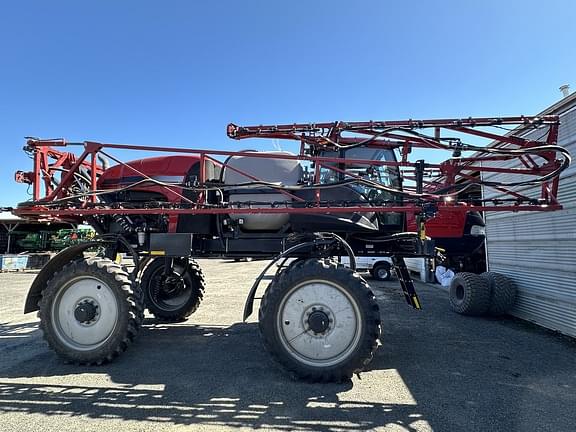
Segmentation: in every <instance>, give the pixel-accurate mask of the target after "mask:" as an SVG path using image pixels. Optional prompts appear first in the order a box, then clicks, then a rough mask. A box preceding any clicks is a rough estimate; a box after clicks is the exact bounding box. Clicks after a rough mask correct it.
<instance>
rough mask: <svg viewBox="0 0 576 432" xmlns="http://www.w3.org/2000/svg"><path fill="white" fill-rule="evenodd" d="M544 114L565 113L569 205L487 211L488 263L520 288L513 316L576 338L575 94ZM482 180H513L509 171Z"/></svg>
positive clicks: (564, 190)
mask: <svg viewBox="0 0 576 432" xmlns="http://www.w3.org/2000/svg"><path fill="white" fill-rule="evenodd" d="M541 114H557V115H559V116H560V121H561V125H560V130H559V138H558V144H559V145H561V146H563V147H565V148H567V149H568V150H569V151H570V153H571V154H572V157H573V160H572V165H571V166H570V167H569V168H568V169H567V170H566V171H564V173H563V174H562V176H561V180H560V188H559V194H558V198H559V201H560V203H561V204H562V205H563V207H564V208H563V210H560V211H555V212H520V213H510V212H492V213H490V212H489V213H486V215H485V217H486V236H487V237H486V250H487V263H488V268H489V270H490V271H496V272H499V273H503V274H505V275H507V276H509V277H510V278H512V279H513V280H514V281H515V282H516V284H517V286H518V298H517V301H516V305H515V307H514V309H513V310H512V312H511V314H512V315H514V316H517V317H519V318H522V319H525V320H528V321H532V322H534V323H537V324H539V325H541V326H543V327H546V328H549V329H553V330H557V331H560V332H562V333H564V334H567V335H570V336H574V337H576V93H574V94H572V95H569V96H566V97H564V98H563V99H562V100H561V101H559V102H558V103H556V104H554V105H552V106H551V107H549V108H548V109H546V110H544V111H543V112H542V113H541ZM530 133H532V134H540V135H541V134H542V131H538V132H535V131H532V132H530ZM526 135H529V134H526ZM535 136H538V135H535ZM506 166H507V167H511V166H516V165H512V164H510V163H507V164H506ZM483 178H484V179H488V178H489V179H490V180H497V181H504V182H506V181H511V179H510V177H509V175H506V174H496V175H494V174H490V175H484V176H483ZM517 190H518V191H521V192H522V193H523V194H526V195H528V196H534V197H536V196H539V192H540V189H539V187H538V186H530V187H524V188H522V189H517ZM483 194H484V198H493V197H496V196H497V195H496V192H495V191H494V190H493V189H491V188H484V190H483Z"/></svg>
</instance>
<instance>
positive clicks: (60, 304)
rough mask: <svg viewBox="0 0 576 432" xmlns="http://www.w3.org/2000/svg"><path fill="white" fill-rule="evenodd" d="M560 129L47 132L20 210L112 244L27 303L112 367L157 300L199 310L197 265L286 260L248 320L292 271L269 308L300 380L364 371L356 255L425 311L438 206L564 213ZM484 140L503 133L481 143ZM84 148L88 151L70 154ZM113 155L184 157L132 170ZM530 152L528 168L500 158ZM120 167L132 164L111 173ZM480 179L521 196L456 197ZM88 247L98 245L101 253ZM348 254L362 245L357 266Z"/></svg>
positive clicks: (33, 292)
mask: <svg viewBox="0 0 576 432" xmlns="http://www.w3.org/2000/svg"><path fill="white" fill-rule="evenodd" d="M518 125H520V126H521V127H523V128H534V129H541V130H542V131H543V133H542V138H541V139H540V140H538V141H527V140H525V139H523V138H521V137H519V136H517V135H515V134H506V135H501V134H498V131H499V130H500V129H499V128H502V127H509V126H518ZM557 131H558V118H557V117H554V116H545V117H523V116H522V117H507V118H499V117H495V118H467V119H442V120H421V121H415V120H406V121H386V122H384V121H378V122H374V121H369V122H332V123H313V124H289V125H272V126H251V127H240V126H236V125H233V124H230V125H229V126H228V129H227V133H228V136H229V137H230V138H232V139H245V138H273V139H291V140H297V141H299V142H300V150H299V152H298V153H297V154H292V153H287V152H252V151H237V152H233V151H223V150H200V149H189V148H178V147H173V148H166V147H150V146H137V145H132V144H105V143H97V142H83V143H70V142H66V141H65V140H38V139H31V140H29V141H28V142H27V146H26V151H27V152H28V153H29V154H30V156H31V157H32V158H33V160H34V170H33V171H31V172H18V173H17V174H16V179H17V180H18V181H20V182H24V183H28V184H30V185H31V187H32V190H33V199H32V200H31V201H28V202H26V203H22V204H21V205H19V206H18V208H16V209H14V212H15V213H16V214H18V215H23V216H26V217H31V218H36V219H42V220H51V221H64V222H70V223H82V222H85V223H88V224H90V225H91V226H92V227H94V229H95V230H96V232H97V233H98V237H97V238H95V239H93V240H92V241H88V242H85V243H82V244H78V245H74V246H72V247H70V248H67V249H65V250H63V251H62V252H60V253H59V254H58V255H56V256H55V257H54V258H53V259H52V260H51V261H50V262H49V263H48V264H47V265H46V266H45V268H44V269H43V270H42V271H41V272H40V273H39V274H38V276H37V277H36V279H35V281H34V283H33V284H32V287H31V289H30V292H29V294H28V298H27V301H26V306H25V312H26V313H28V312H32V311H36V310H38V311H39V316H40V327H41V329H42V331H43V333H44V337H45V338H46V340H47V341H48V343H49V345H50V346H51V347H52V348H53V349H54V350H55V351H56V352H57V353H58V354H59V355H60V356H61V357H63V358H64V359H65V360H67V361H72V362H76V363H81V364H94V363H95V364H101V363H104V362H107V361H110V360H112V359H113V358H115V357H116V356H117V355H119V354H120V353H121V352H123V351H124V350H125V349H126V348H127V347H128V345H130V343H131V342H132V341H133V340H134V338H135V337H136V334H137V332H138V329H139V327H140V326H141V324H142V320H143V312H144V307H147V308H148V310H149V311H150V312H152V313H153V314H154V315H155V316H156V317H157V318H158V319H162V320H168V321H170V320H181V319H185V318H187V317H188V316H189V315H190V314H192V313H193V312H194V311H195V310H196V309H197V308H198V306H199V304H200V302H201V300H202V298H203V296H204V285H205V281H204V277H203V275H202V271H201V269H200V267H199V266H198V264H197V263H196V261H195V260H194V258H198V257H208V258H209V257H226V258H243V257H254V258H266V259H271V261H270V263H269V265H268V266H267V267H266V268H265V269H264V271H263V272H262V274H261V275H260V276H259V277H258V278H257V279H256V281H255V283H254V285H253V286H252V288H251V290H250V292H249V294H248V297H247V300H246V304H245V308H244V315H243V316H244V319H246V318H247V317H248V316H250V314H251V313H252V311H253V303H254V299H255V296H256V293H257V290H258V288H259V285H260V282H261V281H262V280H263V279H264V276H265V274H266V272H267V271H269V270H270V269H273V268H274V267H273V266H274V264H279V265H278V266H277V271H276V272H275V273H274V276H273V278H272V280H271V282H270V283H269V285H268V287H267V289H266V291H265V293H264V295H263V297H262V300H261V302H260V308H259V314H258V317H259V328H260V332H261V334H262V336H263V341H264V345H265V347H266V348H267V349H268V351H269V352H270V353H271V355H272V356H273V357H274V358H276V359H277V360H278V362H279V363H280V364H282V365H283V366H284V367H285V368H286V369H287V370H289V371H290V372H291V373H292V374H294V375H296V376H299V377H301V378H304V379H307V380H310V381H338V380H342V379H346V378H349V377H350V376H351V375H352V374H353V373H355V372H358V371H360V370H362V369H363V368H364V367H365V366H366V365H367V364H368V363H369V362H370V360H371V358H372V356H373V353H374V351H375V349H376V347H377V346H378V341H379V337H380V319H381V318H380V314H379V310H378V305H377V303H376V300H375V297H374V295H373V293H372V291H371V289H370V287H369V285H368V283H367V282H366V281H365V280H364V279H363V278H362V277H361V276H359V275H358V273H356V271H355V270H356V267H357V266H356V258H355V256H356V255H359V256H362V255H370V254H374V255H382V256H389V257H390V258H391V261H392V265H393V267H394V270H395V273H396V275H397V276H398V280H399V282H400V285H401V288H402V290H403V292H404V295H405V298H406V301H407V303H408V304H409V305H411V306H412V307H413V308H415V309H420V308H421V303H420V300H419V298H418V295H417V293H416V291H415V289H414V285H413V283H412V280H411V279H410V274H409V272H408V270H407V269H406V265H405V263H404V258H405V257H432V256H434V254H435V249H434V244H433V241H432V240H430V239H429V238H428V237H427V236H426V232H425V223H426V221H427V220H431V219H432V218H433V217H434V216H435V215H436V214H437V213H449V214H460V215H463V214H468V213H469V212H471V211H472V212H473V211H553V210H557V209H559V208H561V205H560V203H559V202H558V200H557V198H556V197H557V192H558V176H559V174H560V173H561V172H562V171H563V170H564V169H565V168H566V167H567V166H568V164H569V155H568V154H567V152H566V151H565V150H564V149H563V148H561V147H558V146H557V145H556V137H557ZM468 135H473V136H475V137H476V138H483V139H486V140H488V141H492V140H495V139H497V140H498V141H499V142H500V143H501V144H500V145H498V146H494V147H482V146H479V145H472V144H468V143H466V142H465V141H464V137H466V136H468ZM72 146H77V147H79V148H81V149H83V152H82V154H80V155H74V154H73V153H70V152H63V151H60V149H61V148H64V147H72ZM418 148H426V149H436V150H447V151H449V152H450V153H451V157H450V158H449V159H447V160H446V161H445V162H443V163H441V164H432V163H426V162H424V161H423V160H418V161H415V162H414V161H410V160H409V155H410V154H411V152H412V150H413V149H418ZM114 149H131V150H141V151H145V152H169V153H172V155H168V156H160V157H153V158H144V159H138V160H134V161H132V162H127V163H126V162H123V161H121V160H119V159H117V158H116V157H114V156H113V155H112V154H111V151H113V150H114ZM467 152H476V153H475V155H474V156H467ZM513 159H520V160H521V161H522V162H523V164H524V167H523V168H520V169H510V170H506V169H504V168H500V167H494V166H492V165H491V163H493V162H501V161H506V160H513ZM109 160H111V161H114V162H115V163H116V165H114V166H112V167H107V161H109ZM502 170H505V171H506V172H510V173H511V174H515V175H517V176H518V181H516V182H514V183H508V184H502V183H488V182H482V181H481V180H480V179H479V178H478V177H475V176H472V175H471V174H470V173H471V172H475V171H480V172H495V171H498V172H500V171H502ZM534 182H537V183H539V184H541V185H542V189H541V195H540V196H539V197H528V196H524V195H522V193H521V192H519V191H518V190H517V189H516V187H520V186H522V185H524V184H528V183H529V184H533V183H534ZM472 184H481V185H483V186H485V187H493V188H497V189H498V190H499V191H501V192H504V193H506V194H507V196H508V198H505V199H499V200H492V201H482V202H481V203H479V204H478V203H473V202H466V201H460V200H459V199H457V198H458V194H459V192H461V191H462V190H463V189H465V188H467V187H469V186H470V185H472ZM407 214H410V215H414V217H415V218H416V229H415V231H414V232H406V229H405V227H406V215H407ZM89 249H93V250H94V251H99V254H97V255H96V256H92V257H89V258H86V257H84V254H83V252H85V251H87V250H89ZM119 252H121V253H127V254H129V256H131V257H132V259H133V261H134V265H135V266H134V270H133V271H132V272H128V270H127V269H126V268H125V267H123V266H122V265H120V264H117V263H115V262H114V261H113V258H114V257H115V256H116V254H117V253H119ZM335 256H336V257H338V256H347V257H348V260H349V263H350V266H349V268H348V267H345V266H343V265H341V264H339V263H338V262H337V261H335V260H334V259H333V258H332V257H335ZM454 280H455V282H454V283H453V285H452V287H451V296H450V299H451V304H452V307H453V309H454V310H456V311H457V312H459V313H463V314H477V315H481V314H485V313H487V312H489V311H490V312H493V313H501V312H502V311H503V310H504V309H505V306H506V302H505V300H507V299H508V297H506V298H504V297H503V296H501V295H500V293H501V292H506V293H508V292H511V291H509V290H508V289H507V288H506V287H508V285H509V284H508V282H507V281H506V280H505V279H503V278H502V277H501V276H497V275H493V274H488V275H485V276H484V277H480V276H478V275H474V274H469V273H461V274H459V275H458V276H457V277H456V278H454Z"/></svg>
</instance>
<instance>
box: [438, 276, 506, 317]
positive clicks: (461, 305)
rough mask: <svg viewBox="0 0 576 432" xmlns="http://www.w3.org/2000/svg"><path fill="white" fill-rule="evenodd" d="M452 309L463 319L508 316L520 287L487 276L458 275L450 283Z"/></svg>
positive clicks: (503, 278)
mask: <svg viewBox="0 0 576 432" xmlns="http://www.w3.org/2000/svg"><path fill="white" fill-rule="evenodd" d="M449 297H450V307H451V308H452V310H453V311H454V312H456V313H459V314H462V315H473V316H481V315H491V316H500V315H504V314H506V313H507V312H508V311H509V310H510V309H511V308H512V306H513V305H514V301H515V299H516V285H515V284H514V282H513V281H512V280H511V279H509V278H508V277H506V276H504V275H502V274H500V273H496V272H485V273H482V274H480V275H477V274H474V273H466V272H462V273H457V274H456V275H455V276H454V279H452V282H451V283H450V296H449Z"/></svg>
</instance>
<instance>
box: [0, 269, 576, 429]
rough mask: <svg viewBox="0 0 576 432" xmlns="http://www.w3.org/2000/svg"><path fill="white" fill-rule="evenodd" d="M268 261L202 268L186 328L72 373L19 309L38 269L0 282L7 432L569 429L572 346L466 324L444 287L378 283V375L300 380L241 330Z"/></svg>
mask: <svg viewBox="0 0 576 432" xmlns="http://www.w3.org/2000/svg"><path fill="white" fill-rule="evenodd" d="M264 264H265V263H263V262H250V263H244V262H241V263H233V262H226V261H207V260H204V261H201V265H202V267H203V269H204V272H205V274H206V278H207V283H208V288H207V293H206V298H205V301H204V303H203V304H202V306H201V307H200V309H199V310H198V312H196V313H195V314H194V315H193V316H192V317H191V319H190V320H189V321H187V322H185V323H179V324H171V325H166V324H157V323H155V322H154V320H153V319H151V318H147V320H146V323H145V326H144V328H143V330H142V332H141V334H140V337H139V339H138V343H137V344H135V345H134V346H132V347H131V348H130V350H129V351H127V352H126V353H125V354H124V355H123V356H121V357H120V358H119V359H117V360H116V361H115V362H114V363H112V364H110V365H105V366H101V367H76V366H72V365H65V364H63V363H62V362H61V361H60V360H58V359H57V358H56V356H55V355H54V354H53V353H52V352H51V351H50V350H49V349H48V348H47V345H46V344H45V343H44V342H43V340H42V336H41V334H40V332H39V331H38V329H37V327H38V322H37V319H36V316H35V315H34V314H29V315H23V314H22V312H21V311H22V306H23V302H24V298H25V295H26V292H27V289H28V287H29V285H30V283H31V281H32V280H33V278H34V276H35V275H34V274H31V273H5V274H0V430H2V431H6V432H7V431H43V432H46V431H53V430H54V431H68V430H70V431H78V430H87V431H95V430H98V431H99V432H104V431H118V430H123V431H124V430H128V431H145V430H151V431H152V430H154V431H160V430H168V429H170V430H178V429H183V428H189V429H191V430H195V431H212V430H252V429H261V430H278V431H357V430H362V431H366V430H392V431H429V430H435V431H497V430H498V431H500V430H501V431H555V432H558V431H573V430H574V424H576V343H574V341H573V340H571V339H568V338H564V337H561V336H558V335H556V334H553V333H550V332H547V331H544V330H541V329H539V328H537V327H535V326H532V325H529V324H526V323H523V322H520V321H517V320H513V319H509V318H504V319H493V318H492V319H487V318H470V317H462V316H459V315H456V314H454V313H452V312H451V311H450V310H449V306H448V302H447V295H446V292H445V291H443V290H442V289H441V288H439V287H437V286H430V285H423V284H418V288H419V291H420V295H421V299H422V302H423V304H424V310H423V311H420V312H416V311H413V310H411V309H410V308H409V307H408V306H406V305H405V304H404V300H403V297H402V295H401V293H400V289H399V287H398V286H397V284H398V283H397V281H392V282H384V283H375V282H372V286H373V288H374V291H375V293H376V294H377V297H378V300H379V303H380V306H381V313H382V321H383V326H384V334H383V346H382V347H381V348H380V349H379V350H378V353H377V355H376V357H375V359H374V361H373V362H372V363H371V365H370V370H369V371H367V372H365V373H363V374H362V375H361V376H360V377H354V379H353V380H352V381H351V382H348V383H344V384H314V385H312V384H307V383H303V382H295V381H292V380H291V379H290V378H288V377H287V375H286V374H284V373H283V372H282V371H281V370H279V369H277V368H276V367H275V365H273V364H272V363H271V361H270V359H269V357H268V355H267V354H266V353H265V352H264V351H263V348H262V345H261V342H260V340H259V334H258V329H257V326H256V322H255V318H254V317H251V319H250V320H249V321H248V322H247V323H242V322H240V320H241V314H242V306H243V301H244V297H245V295H246V293H247V291H248V290H249V288H250V286H251V284H252V281H253V279H254V277H255V275H256V274H257V273H258V272H259V270H260V269H261V268H262V267H263V266H264Z"/></svg>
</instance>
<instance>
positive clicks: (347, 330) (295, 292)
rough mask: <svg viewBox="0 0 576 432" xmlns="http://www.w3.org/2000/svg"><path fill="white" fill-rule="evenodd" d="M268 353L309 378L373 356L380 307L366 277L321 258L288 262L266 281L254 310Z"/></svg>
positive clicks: (344, 370)
mask: <svg viewBox="0 0 576 432" xmlns="http://www.w3.org/2000/svg"><path fill="white" fill-rule="evenodd" d="M259 321H260V322H259V326H260V332H261V334H262V337H263V341H264V345H265V347H266V348H267V350H268V351H269V352H270V354H271V355H272V356H273V358H275V359H276V360H277V361H278V362H279V363H280V364H281V365H283V366H284V367H285V368H286V369H288V371H290V372H291V373H293V374H294V375H296V376H297V377H299V378H302V379H306V380H308V381H342V380H344V379H349V378H351V376H352V374H353V373H356V372H359V371H361V370H363V369H364V368H365V366H366V365H367V364H368V363H369V362H370V361H371V360H372V356H373V353H374V351H375V350H376V348H377V346H378V339H379V337H380V313H379V308H378V304H377V303H376V299H375V297H374V294H373V293H372V291H371V290H370V288H369V287H368V285H367V283H366V282H365V281H364V280H363V279H362V278H361V277H360V276H359V275H358V274H357V273H356V272H354V271H352V270H350V269H349V268H346V267H343V266H338V265H337V264H336V263H335V262H332V261H325V260H321V259H309V260H302V261H299V262H297V263H295V264H294V265H292V266H290V267H288V268H287V269H286V270H284V271H283V272H281V273H280V274H279V275H278V277H277V278H276V279H275V280H273V281H272V283H271V284H270V285H269V286H268V289H267V290H266V293H265V294H264V297H263V299H262V303H261V305H260V313H259Z"/></svg>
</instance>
